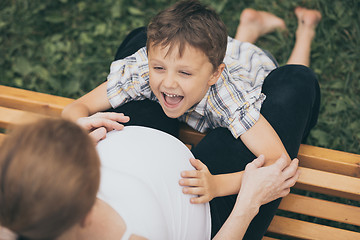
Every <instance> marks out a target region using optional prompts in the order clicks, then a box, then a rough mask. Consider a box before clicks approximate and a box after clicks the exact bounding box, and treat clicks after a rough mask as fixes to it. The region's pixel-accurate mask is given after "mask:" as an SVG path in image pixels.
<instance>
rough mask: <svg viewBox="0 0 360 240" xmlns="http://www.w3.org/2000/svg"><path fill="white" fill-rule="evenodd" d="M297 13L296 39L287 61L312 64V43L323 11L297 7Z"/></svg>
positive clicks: (306, 64) (289, 62)
mask: <svg viewBox="0 0 360 240" xmlns="http://www.w3.org/2000/svg"><path fill="white" fill-rule="evenodd" d="M295 15H296V17H297V19H298V27H297V29H296V41H295V46H294V48H293V51H292V52H291V55H290V58H289V60H288V62H287V63H288V64H302V65H305V66H310V52H311V43H312V40H313V38H314V37H315V30H316V26H317V25H318V23H319V21H320V20H321V13H320V12H319V11H317V10H312V9H306V8H303V7H297V8H296V9H295Z"/></svg>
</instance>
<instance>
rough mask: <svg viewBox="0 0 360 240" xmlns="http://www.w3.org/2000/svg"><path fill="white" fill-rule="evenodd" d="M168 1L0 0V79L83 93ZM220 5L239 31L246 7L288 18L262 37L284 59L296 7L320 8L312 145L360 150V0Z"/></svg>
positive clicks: (281, 0) (27, 86) (230, 0)
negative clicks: (317, 107) (282, 28)
mask: <svg viewBox="0 0 360 240" xmlns="http://www.w3.org/2000/svg"><path fill="white" fill-rule="evenodd" d="M171 2H174V1H165V0H147V1H141V0H134V1H127V0H104V1H90V0H83V1H68V0H58V1H55V0H43V1H30V0H19V1H15V0H11V1H10V0H2V1H1V2H0V33H1V34H0V45H1V47H0V56H1V58H0V84H4V85H9V86H15V87H20V88H25V89H30V90H35V91H39V92H46V93H51V94H56V95H61V96H67V97H79V96H81V95H83V94H85V93H86V92H88V91H89V90H91V89H93V88H94V87H95V86H97V85H98V84H99V83H101V82H102V81H104V80H105V79H106V76H107V73H108V71H109V66H110V63H111V61H112V59H113V56H114V54H115V51H116V49H117V47H118V45H119V44H120V43H121V41H122V40H123V38H124V37H125V35H126V34H127V33H129V32H130V31H131V30H132V29H134V28H136V27H140V26H143V25H146V24H147V22H148V20H149V19H150V18H151V17H152V16H153V15H154V14H155V13H156V12H158V11H159V10H160V9H163V8H165V7H166V6H168V5H170V3H171ZM203 2H205V3H208V4H210V5H211V6H212V7H214V8H215V9H216V10H217V12H218V13H219V14H220V15H221V16H222V18H223V20H224V22H225V23H226V25H227V26H228V30H229V34H230V35H231V36H233V35H234V33H235V29H236V27H237V24H238V19H239V15H240V13H241V11H242V10H243V9H244V8H246V7H252V8H255V9H258V10H266V11H270V12H272V13H274V14H276V15H278V16H280V17H282V18H284V19H285V21H286V24H287V27H288V29H289V31H288V32H284V33H280V32H276V33H273V34H271V35H267V36H266V37H263V38H262V39H260V40H259V41H258V44H257V45H259V46H260V47H262V48H265V49H267V50H270V52H272V53H273V55H274V56H275V57H276V58H277V59H278V61H279V62H280V63H281V64H284V63H285V62H286V60H287V58H288V57H289V55H290V52H291V49H292V47H293V44H294V40H295V35H294V33H295V29H296V25H297V24H296V18H295V15H294V13H293V10H294V8H295V6H297V5H301V6H306V7H310V8H315V9H318V10H320V11H321V13H322V15H323V19H322V21H321V22H320V24H319V26H318V28H317V35H316V38H315V41H314V43H313V45H312V58H311V68H312V69H313V70H314V71H315V73H316V74H317V76H318V79H319V82H320V85H321V90H322V103H321V112H320V116H319V122H318V124H317V126H316V127H315V128H314V129H313V131H312V132H311V135H310V138H309V142H308V143H309V144H312V145H316V146H321V147H327V148H331V149H338V150H343V151H348V152H353V153H360V107H359V103H360V86H359V80H360V68H359V60H360V57H359V56H360V47H359V46H360V27H359V26H360V17H359V14H358V10H359V9H360V2H359V1H358V0H344V1H340V0H337V1H330V0H303V1H300V0H295V1H289V0H275V1H270V0H244V1H239V0H236V1H235V0H227V1H226V0H225V1H220V0H219V1H214V0H207V1H205V0H204V1H203Z"/></svg>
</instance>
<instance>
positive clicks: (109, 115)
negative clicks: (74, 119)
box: [91, 112, 130, 122]
mask: <svg viewBox="0 0 360 240" xmlns="http://www.w3.org/2000/svg"><path fill="white" fill-rule="evenodd" d="M91 117H100V118H106V119H109V120H113V121H119V122H124V121H129V120H130V118H129V117H128V116H125V115H124V114H123V113H117V112H98V113H95V114H94V115H92V116H91Z"/></svg>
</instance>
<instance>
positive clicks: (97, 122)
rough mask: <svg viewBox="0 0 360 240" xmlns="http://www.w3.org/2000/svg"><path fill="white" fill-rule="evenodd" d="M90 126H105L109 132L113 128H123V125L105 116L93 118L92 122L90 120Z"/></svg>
mask: <svg viewBox="0 0 360 240" xmlns="http://www.w3.org/2000/svg"><path fill="white" fill-rule="evenodd" d="M92 127H93V128H97V127H105V128H106V130H107V131H108V132H110V131H112V130H114V129H116V130H121V129H123V128H124V125H122V124H120V123H118V122H116V121H113V120H109V119H106V118H94V119H93V122H92Z"/></svg>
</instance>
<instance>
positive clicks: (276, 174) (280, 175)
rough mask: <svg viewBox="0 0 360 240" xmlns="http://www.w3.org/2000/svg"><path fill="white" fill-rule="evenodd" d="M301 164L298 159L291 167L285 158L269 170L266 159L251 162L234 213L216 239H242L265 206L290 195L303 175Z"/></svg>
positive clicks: (244, 176)
mask: <svg viewBox="0 0 360 240" xmlns="http://www.w3.org/2000/svg"><path fill="white" fill-rule="evenodd" d="M298 163H299V161H298V160H297V159H294V160H292V161H291V163H290V165H288V161H287V159H286V157H285V156H282V157H281V158H279V159H278V160H277V161H276V162H275V163H274V164H273V165H271V166H266V167H263V166H264V164H265V159H264V157H263V156H260V157H259V158H257V159H255V160H254V161H253V162H251V163H249V164H248V165H247V166H246V168H245V171H244V174H243V178H242V183H241V190H240V192H239V194H238V197H237V200H236V203H235V206H234V208H233V211H232V212H231V214H230V216H229V217H228V219H227V220H226V222H225V223H224V225H223V226H222V227H221V229H220V230H219V232H218V233H217V234H216V236H215V237H214V239H242V238H243V236H244V234H245V232H246V230H247V228H248V226H249V224H250V222H251V220H252V219H253V218H254V217H255V216H256V214H257V213H258V211H259V208H260V206H261V205H263V204H266V203H268V202H271V201H273V200H275V199H277V198H280V197H285V196H286V195H287V194H289V192H290V187H292V186H294V185H295V183H296V181H297V179H298V178H299V175H300V172H299V170H298V169H297V167H298Z"/></svg>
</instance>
